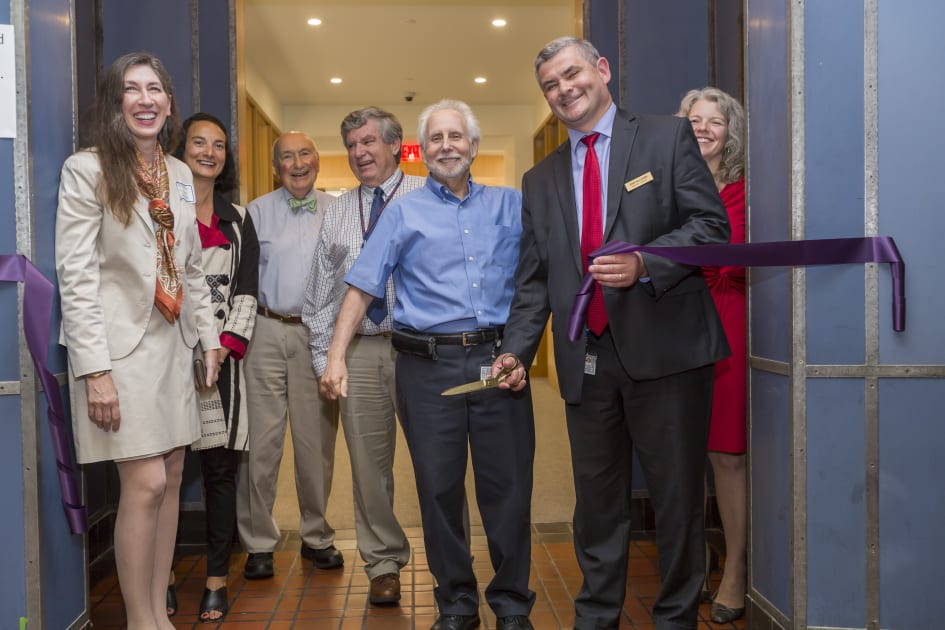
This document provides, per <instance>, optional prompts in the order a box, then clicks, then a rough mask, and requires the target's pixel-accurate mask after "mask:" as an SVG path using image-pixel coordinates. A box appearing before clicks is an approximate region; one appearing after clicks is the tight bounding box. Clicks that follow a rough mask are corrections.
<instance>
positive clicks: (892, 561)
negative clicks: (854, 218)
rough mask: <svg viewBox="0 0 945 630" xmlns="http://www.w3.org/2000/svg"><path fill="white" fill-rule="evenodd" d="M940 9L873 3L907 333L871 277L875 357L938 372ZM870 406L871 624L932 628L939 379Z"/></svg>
mask: <svg viewBox="0 0 945 630" xmlns="http://www.w3.org/2000/svg"><path fill="white" fill-rule="evenodd" d="M943 21H945V5H943V4H942V3H941V2H938V1H937V0H911V1H910V2H891V1H889V0H880V1H879V208H880V230H879V231H880V233H881V234H890V235H892V236H894V237H895V239H896V241H897V243H898V244H899V248H900V250H901V252H902V254H903V258H904V259H905V261H906V269H907V283H906V298H907V300H908V309H909V310H908V327H907V330H906V331H905V333H895V332H893V331H892V327H891V325H890V311H889V308H888V306H886V305H887V304H888V303H889V302H888V300H889V291H890V287H889V280H888V277H886V276H887V274H880V281H881V284H880V288H881V294H880V356H881V359H882V361H883V362H884V363H891V364H899V363H901V364H920V365H921V364H933V365H945V333H943V327H942V312H943V311H945V292H943V291H942V287H943V283H942V273H941V253H940V252H941V245H940V237H941V235H942V234H943V233H945V213H943V212H942V208H941V183H942V174H941V170H942V169H941V153H942V150H941V143H942V139H943V138H945V121H943V119H942V117H941V116H940V115H937V114H936V113H935V105H936V104H937V103H940V102H941V100H942V94H945V72H943V71H942V60H943V59H945V41H943V39H942V37H941V28H939V27H938V26H937V25H940V24H941V23H942V22H943ZM879 400H880V409H881V413H880V583H881V609H880V610H881V616H880V622H881V624H880V625H881V626H882V627H884V628H932V627H937V626H940V625H941V622H940V619H939V617H940V611H939V609H938V608H937V604H938V602H940V601H941V593H942V588H941V586H940V584H941V576H942V567H943V566H945V546H943V544H942V531H943V530H945V492H942V490H941V483H942V480H943V479H945V459H943V457H942V453H943V452H945V425H943V423H942V408H943V404H945V380H942V379H916V380H908V381H896V380H892V379H889V380H883V381H881V382H880V388H879Z"/></svg>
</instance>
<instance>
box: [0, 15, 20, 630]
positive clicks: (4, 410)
mask: <svg viewBox="0 0 945 630" xmlns="http://www.w3.org/2000/svg"><path fill="white" fill-rule="evenodd" d="M10 19H11V16H10V3H9V2H6V3H0V24H10ZM4 45H5V46H8V47H9V46H11V45H12V42H10V41H6V42H4ZM14 192H15V187H14V180H13V140H12V139H8V138H0V253H2V254H15V253H17V252H16V207H15V204H14ZM0 330H2V331H3V334H2V335H0V357H2V360H0V380H5V381H18V380H19V378H20V377H19V372H20V350H19V337H18V334H19V333H18V330H19V324H18V313H17V288H16V285H15V284H12V283H2V284H0ZM20 425H21V419H20V397H19V396H0V479H2V480H3V481H2V483H0V501H2V505H3V506H4V518H2V519H0V540H3V541H4V552H5V554H6V556H7V557H8V558H9V559H10V560H11V562H9V563H8V566H7V567H6V570H5V571H3V572H2V573H0V627H3V628H16V627H18V624H19V619H20V617H22V616H25V615H26V568H25V565H26V546H25V544H24V536H25V534H24V528H23V526H24V523H23V457H22V455H23V451H22V440H23V435H22V431H21V429H20Z"/></svg>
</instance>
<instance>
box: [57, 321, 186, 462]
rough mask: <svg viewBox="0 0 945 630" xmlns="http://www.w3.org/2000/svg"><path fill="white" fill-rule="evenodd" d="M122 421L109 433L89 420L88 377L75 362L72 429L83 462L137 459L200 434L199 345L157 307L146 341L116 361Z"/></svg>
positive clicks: (71, 388)
mask: <svg viewBox="0 0 945 630" xmlns="http://www.w3.org/2000/svg"><path fill="white" fill-rule="evenodd" d="M112 380H113V381H114V383H115V388H116V389H117V390H118V409H119V412H120V413H121V424H120V426H119V429H118V431H111V432H108V433H106V432H105V431H103V430H102V429H100V428H98V427H97V426H95V424H93V423H92V421H91V420H90V419H89V406H88V397H87V394H86V389H85V380H84V379H78V380H77V379H76V378H75V375H74V374H73V373H72V367H71V365H70V367H69V392H70V396H69V397H70V400H71V403H72V431H73V436H74V438H75V446H76V455H77V459H78V462H79V463H80V464H88V463H91V462H98V461H104V460H122V459H136V458H141V457H147V456H150V455H157V454H160V453H166V452H168V451H170V450H172V449H175V448H177V447H180V446H187V445H189V444H191V443H192V442H194V441H195V440H196V439H198V438H199V437H200V418H199V412H198V404H197V395H196V390H195V387H194V372H193V350H192V349H191V348H188V347H187V345H186V344H185V343H184V338H183V336H182V335H181V330H180V322H179V321H178V322H176V323H174V324H169V323H168V322H167V320H166V319H164V317H163V316H162V315H161V313H160V312H159V311H158V310H157V309H152V310H151V319H150V321H149V322H148V328H147V330H146V331H145V333H144V336H143V337H142V338H141V342H140V343H139V344H138V345H137V347H135V349H134V350H133V351H132V352H131V354H129V355H128V356H126V357H123V358H121V359H113V360H112Z"/></svg>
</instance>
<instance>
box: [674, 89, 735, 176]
mask: <svg viewBox="0 0 945 630" xmlns="http://www.w3.org/2000/svg"><path fill="white" fill-rule="evenodd" d="M696 101H709V102H710V103H715V104H716V105H718V106H719V110H720V111H721V112H722V115H723V116H725V122H726V124H727V125H728V138H727V139H726V140H725V146H724V147H722V159H721V161H720V163H719V170H718V172H717V173H715V181H716V182H717V183H719V184H731V183H732V182H737V181H738V180H740V179H741V178H742V177H744V176H745V110H744V109H743V108H742V106H741V103H739V102H738V101H736V100H735V99H734V98H733V97H732V96H731V95H729V94H728V93H726V92H723V91H722V90H720V89H719V88H716V87H704V88H702V89H701V90H689V92H687V93H686V95H685V96H684V97H683V99H682V102H681V103H680V104H679V111H678V112H676V115H677V116H680V117H681V118H688V117H689V112H690V111H691V110H692V106H693V105H695V104H696Z"/></svg>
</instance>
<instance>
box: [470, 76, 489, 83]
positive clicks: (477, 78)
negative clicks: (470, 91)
mask: <svg viewBox="0 0 945 630" xmlns="http://www.w3.org/2000/svg"><path fill="white" fill-rule="evenodd" d="M473 81H475V82H476V83H485V82H486V81H488V79H486V78H485V77H476V78H475V79H473Z"/></svg>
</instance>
